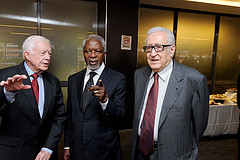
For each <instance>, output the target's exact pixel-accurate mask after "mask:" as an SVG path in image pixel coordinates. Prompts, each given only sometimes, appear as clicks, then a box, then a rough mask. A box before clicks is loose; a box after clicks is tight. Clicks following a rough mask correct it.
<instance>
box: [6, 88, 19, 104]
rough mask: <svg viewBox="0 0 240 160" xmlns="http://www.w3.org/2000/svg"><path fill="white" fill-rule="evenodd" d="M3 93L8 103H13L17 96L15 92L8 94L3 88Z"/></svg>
mask: <svg viewBox="0 0 240 160" xmlns="http://www.w3.org/2000/svg"><path fill="white" fill-rule="evenodd" d="M3 92H4V94H5V96H6V98H7V100H8V102H10V103H13V102H14V101H15V95H16V94H17V92H9V91H7V90H6V89H5V87H3Z"/></svg>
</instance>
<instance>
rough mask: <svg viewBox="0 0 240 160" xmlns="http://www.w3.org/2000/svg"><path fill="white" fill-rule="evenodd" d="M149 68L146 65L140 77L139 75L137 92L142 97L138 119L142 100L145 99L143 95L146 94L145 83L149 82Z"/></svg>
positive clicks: (140, 109) (139, 113)
mask: <svg viewBox="0 0 240 160" xmlns="http://www.w3.org/2000/svg"><path fill="white" fill-rule="evenodd" d="M151 71H152V70H151V69H150V68H149V67H147V68H146V69H145V70H144V72H143V73H142V75H141V77H139V81H140V82H139V84H140V85H139V86H137V87H140V88H139V94H141V95H140V97H142V101H141V105H140V108H139V110H138V120H140V117H141V114H142V108H143V104H144V100H145V96H146V92H147V84H148V82H149V78H150V74H151Z"/></svg>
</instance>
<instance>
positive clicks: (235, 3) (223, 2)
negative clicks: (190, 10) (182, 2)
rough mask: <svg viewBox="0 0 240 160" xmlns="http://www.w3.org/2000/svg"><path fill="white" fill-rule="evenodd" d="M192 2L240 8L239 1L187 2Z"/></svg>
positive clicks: (197, 0)
mask: <svg viewBox="0 0 240 160" xmlns="http://www.w3.org/2000/svg"><path fill="white" fill-rule="evenodd" d="M186 1H191V2H200V3H210V4H217V5H224V6H232V7H240V1H239V0H211V1H209V0H186Z"/></svg>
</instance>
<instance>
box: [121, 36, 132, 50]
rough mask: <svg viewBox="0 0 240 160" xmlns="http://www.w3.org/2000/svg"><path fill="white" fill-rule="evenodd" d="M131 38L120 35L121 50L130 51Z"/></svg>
mask: <svg viewBox="0 0 240 160" xmlns="http://www.w3.org/2000/svg"><path fill="white" fill-rule="evenodd" d="M131 46H132V36H126V35H122V40H121V50H131Z"/></svg>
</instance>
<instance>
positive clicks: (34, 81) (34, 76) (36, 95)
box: [32, 73, 39, 104]
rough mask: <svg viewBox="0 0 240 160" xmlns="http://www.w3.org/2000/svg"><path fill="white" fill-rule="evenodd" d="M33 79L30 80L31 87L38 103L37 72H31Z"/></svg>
mask: <svg viewBox="0 0 240 160" xmlns="http://www.w3.org/2000/svg"><path fill="white" fill-rule="evenodd" d="M32 77H33V80H32V87H33V91H34V94H35V97H36V100H37V104H38V98H39V86H38V82H37V77H38V74H36V73H34V74H32Z"/></svg>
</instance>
